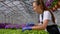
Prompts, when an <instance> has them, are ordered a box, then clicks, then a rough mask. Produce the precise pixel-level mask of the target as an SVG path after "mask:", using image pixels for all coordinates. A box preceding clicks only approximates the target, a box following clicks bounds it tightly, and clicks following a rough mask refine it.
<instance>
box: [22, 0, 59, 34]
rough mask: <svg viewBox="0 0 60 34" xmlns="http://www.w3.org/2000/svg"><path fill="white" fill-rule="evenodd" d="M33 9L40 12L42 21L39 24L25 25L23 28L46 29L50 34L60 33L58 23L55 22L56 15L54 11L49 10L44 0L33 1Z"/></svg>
mask: <svg viewBox="0 0 60 34" xmlns="http://www.w3.org/2000/svg"><path fill="white" fill-rule="evenodd" d="M33 10H34V11H35V12H36V13H38V14H40V15H39V16H40V18H39V19H40V22H39V24H38V25H35V26H32V27H30V26H29V27H24V28H22V30H23V31H24V30H45V29H47V31H48V32H49V34H59V31H58V28H57V25H56V23H55V17H54V15H53V13H52V12H51V11H49V10H47V9H46V8H45V6H44V3H43V1H42V0H35V1H34V2H33Z"/></svg>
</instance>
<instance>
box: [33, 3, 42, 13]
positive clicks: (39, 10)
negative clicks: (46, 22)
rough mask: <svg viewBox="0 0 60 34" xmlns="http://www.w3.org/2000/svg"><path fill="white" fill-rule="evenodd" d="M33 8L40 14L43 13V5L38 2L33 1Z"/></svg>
mask: <svg viewBox="0 0 60 34" xmlns="http://www.w3.org/2000/svg"><path fill="white" fill-rule="evenodd" d="M33 10H34V11H35V12H37V13H38V14H41V13H42V5H37V4H36V2H33Z"/></svg>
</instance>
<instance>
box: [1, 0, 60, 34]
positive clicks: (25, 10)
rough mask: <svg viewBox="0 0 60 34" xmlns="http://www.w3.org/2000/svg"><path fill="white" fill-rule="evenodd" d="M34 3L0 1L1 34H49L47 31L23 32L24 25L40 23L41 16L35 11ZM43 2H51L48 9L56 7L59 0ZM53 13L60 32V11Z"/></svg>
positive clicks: (27, 1)
mask: <svg viewBox="0 0 60 34" xmlns="http://www.w3.org/2000/svg"><path fill="white" fill-rule="evenodd" d="M33 1H34V0H0V34H49V33H48V32H46V31H45V30H26V31H24V32H22V29H21V27H22V25H23V26H25V25H26V23H32V24H33V23H34V24H37V23H38V21H39V19H38V17H39V14H37V13H36V12H34V10H33V6H32V4H33ZM43 1H44V3H46V2H48V1H51V2H50V3H51V5H49V6H48V8H51V7H54V6H55V5H57V3H58V0H43ZM59 1H60V0H59ZM47 4H49V3H47ZM58 8H60V7H58ZM52 12H53V14H54V16H55V17H56V23H57V25H58V26H59V27H58V28H59V31H60V9H56V10H53V11H52ZM6 25H8V26H6ZM10 27H11V28H10Z"/></svg>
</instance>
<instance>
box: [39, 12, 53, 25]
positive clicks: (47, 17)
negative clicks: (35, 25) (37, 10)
mask: <svg viewBox="0 0 60 34" xmlns="http://www.w3.org/2000/svg"><path fill="white" fill-rule="evenodd" d="M39 18H40V23H41V22H42V21H44V20H46V19H48V20H49V22H48V25H53V24H54V23H53V21H52V18H51V13H50V12H49V11H44V13H43V20H42V14H40V16H39Z"/></svg>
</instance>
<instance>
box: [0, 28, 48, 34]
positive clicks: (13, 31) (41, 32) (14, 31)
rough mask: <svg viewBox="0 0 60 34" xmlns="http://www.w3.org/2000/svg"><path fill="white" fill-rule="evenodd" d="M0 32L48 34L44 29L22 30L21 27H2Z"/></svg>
mask: <svg viewBox="0 0 60 34" xmlns="http://www.w3.org/2000/svg"><path fill="white" fill-rule="evenodd" d="M0 34H48V32H46V31H44V30H30V31H29V30H26V31H24V32H22V30H21V29H0Z"/></svg>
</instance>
